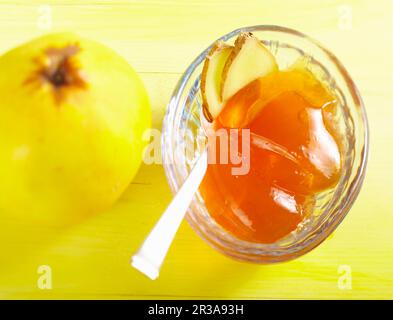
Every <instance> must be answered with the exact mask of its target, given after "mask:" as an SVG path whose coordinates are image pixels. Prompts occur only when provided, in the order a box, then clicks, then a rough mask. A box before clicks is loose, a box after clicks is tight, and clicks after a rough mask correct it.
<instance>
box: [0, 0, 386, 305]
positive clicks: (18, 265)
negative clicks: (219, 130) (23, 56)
mask: <svg viewBox="0 0 393 320" xmlns="http://www.w3.org/2000/svg"><path fill="white" fill-rule="evenodd" d="M43 2H44V3H46V5H42V3H43ZM392 11H393V6H392V2H391V1H389V0H385V1H365V0H364V1H363V0H357V1H355V0H353V1H350V0H344V1H339V0H337V1H336V0H331V1H269V0H255V1H245V0H243V1H238V0H225V1H217V0H196V1H182V0H179V1H175V0H168V1H163V0H156V1H125V0H115V1H109V0H100V1H96V0H88V1H84V3H83V4H77V3H74V2H72V1H69V0H61V1H49V0H46V1H41V0H39V1H37V0H33V1H32V0H29V1H27V0H25V1H22V0H19V1H8V0H1V1H0V52H4V51H6V50H8V49H10V48H12V47H14V46H15V45H17V44H19V43H22V42H24V41H26V40H28V39H30V38H32V37H35V36H39V35H41V34H43V33H46V32H49V31H60V30H71V31H75V32H78V33H80V34H81V35H83V36H86V37H90V38H93V39H96V40H98V41H100V42H103V43H105V44H106V45H108V46H110V47H112V48H113V49H115V50H116V51H117V52H118V53H120V54H121V55H123V56H124V57H125V58H126V59H127V60H128V61H129V62H130V63H131V64H132V65H133V66H134V68H135V69H136V70H137V71H138V72H139V73H140V75H141V77H142V78H143V80H144V82H145V84H146V86H147V88H148V91H149V94H150V97H151V101H152V106H153V111H154V119H153V125H154V127H156V128H160V127H161V121H162V117H163V114H164V112H165V109H166V105H167V102H168V99H169V97H170V95H171V92H172V89H173V88H174V86H175V84H176V81H177V80H178V79H179V77H180V75H181V73H182V72H183V71H184V70H185V68H186V67H187V66H188V64H189V63H190V62H191V61H192V60H193V59H194V57H195V56H196V55H197V54H199V53H200V52H201V51H202V50H203V49H205V48H206V47H207V46H208V45H209V44H210V43H211V42H212V41H213V40H214V39H216V38H217V37H218V36H220V35H222V34H224V33H227V32H228V31H231V30H232V29H235V28H238V27H240V26H247V25H254V24H278V25H283V26H287V27H291V28H295V29H298V30H300V31H303V32H304V33H306V34H309V35H310V36H312V37H314V38H316V39H318V40H319V41H320V42H322V43H323V44H324V45H325V46H326V47H328V48H330V49H331V50H332V51H333V52H335V53H336V55H337V56H338V57H339V58H340V59H341V60H342V62H343V63H344V65H346V66H347V68H348V70H349V71H350V73H351V75H352V76H353V78H354V80H355V82H356V83H357V85H358V87H359V89H360V91H361V93H362V96H363V99H364V102H365V105H366V107H367V112H368V117H369V121H370V130H371V150H370V159H369V165H368V171H367V176H366V181H365V184H364V186H363V189H362V191H361V193H360V196H359V198H358V200H357V201H356V203H355V205H354V206H353V208H352V210H351V211H350V213H349V215H348V216H347V218H346V219H345V220H344V222H343V223H342V224H341V226H340V227H339V228H338V229H337V230H336V232H335V233H334V235H333V236H331V237H330V238H329V239H328V240H327V241H325V242H324V243H323V244H322V245H321V246H320V247H318V248H317V249H316V250H314V251H312V252H311V253H309V254H307V255H306V256H304V257H302V258H300V259H298V260H296V261H292V262H289V263H284V264H279V265H269V266H259V265H252V264H246V263H240V262H236V261H233V260H231V259H229V258H227V257H225V256H223V255H221V254H220V253H218V252H216V251H215V250H213V249H212V248H210V247H209V246H208V245H207V244H205V243H204V242H203V241H202V240H201V239H200V238H199V237H198V236H197V235H196V234H195V233H194V232H193V231H192V230H191V228H190V227H189V226H188V225H187V223H183V224H182V226H181V228H180V231H179V233H178V236H177V238H176V241H175V243H174V245H173V246H172V248H171V250H170V252H169V255H168V257H167V260H166V262H165V264H164V266H163V268H162V272H161V276H160V278H159V279H158V280H156V281H150V280H148V279H147V278H145V277H144V276H142V275H141V274H139V273H138V272H137V271H136V270H134V269H133V268H131V267H130V265H129V258H130V255H131V254H132V253H133V252H134V251H135V250H136V249H137V247H138V246H139V245H140V243H141V241H142V240H143V239H144V237H145V236H146V234H147V233H148V231H149V230H150V229H151V227H152V226H153V225H154V223H155V222H156V220H157V218H158V217H159V215H160V214H161V212H162V211H163V210H164V209H165V207H166V205H167V204H168V202H169V201H170V199H171V193H170V190H169V187H168V185H167V182H166V179H165V175H164V172H163V169H162V167H160V166H158V165H156V166H142V168H141V170H140V172H139V174H138V175H137V177H136V178H135V180H134V181H133V183H132V184H131V185H130V187H129V188H128V190H127V191H126V192H125V194H124V196H123V197H122V198H121V200H120V201H119V202H118V203H117V204H116V205H115V206H114V207H113V208H112V209H111V210H110V211H108V212H105V213H103V214H101V215H99V216H96V217H94V218H92V219H89V220H88V221H85V222H84V223H82V224H79V225H76V226H74V227H72V228H69V229H66V230H53V229H46V228H43V227H41V228H39V227H33V226H29V225H27V224H26V225H20V226H17V227H15V226H7V224H6V223H5V222H3V221H0V225H1V234H0V249H1V250H0V297H1V298H126V299H135V298H393V209H392V200H393V188H392V185H393V174H392V167H393V150H392V146H393V125H392V119H393V106H392V101H393V94H392V92H393V90H392V80H393V79H392V72H393V44H392V40H391V32H392V31H393V19H392V18H391V12H392ZM0 99H1V97H0ZM0 178H1V177H0ZM40 266H41V269H40ZM42 266H44V267H42ZM45 266H47V267H45ZM42 268H43V269H42ZM45 268H50V269H45ZM48 270H50V271H51V274H52V283H51V286H52V289H47V290H43V289H40V286H39V284H40V283H39V281H40V280H39V279H40V278H39V277H40V274H39V272H42V273H43V274H44V273H46V272H48ZM37 281H38V283H37Z"/></svg>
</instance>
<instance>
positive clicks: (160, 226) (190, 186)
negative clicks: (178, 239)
mask: <svg viewBox="0 0 393 320" xmlns="http://www.w3.org/2000/svg"><path fill="white" fill-rule="evenodd" d="M206 169H207V150H206V149H205V150H204V151H203V153H202V154H201V156H200V158H199V159H198V160H197V162H196V164H195V166H194V168H192V170H191V172H190V174H189V176H188V177H187V179H186V181H184V183H183V185H182V186H181V188H180V189H179V191H178V192H177V194H176V195H175V197H174V198H173V200H172V202H171V203H170V204H169V206H168V207H167V209H166V210H165V212H164V213H163V215H162V216H161V218H160V220H159V221H158V222H157V224H156V225H155V226H154V228H153V230H152V231H151V232H150V234H149V235H148V236H147V238H146V239H145V241H144V242H143V244H142V246H141V247H140V248H139V250H138V252H137V253H136V254H135V255H134V256H133V257H132V262H131V264H132V266H133V267H134V268H136V269H138V270H139V271H140V272H142V273H143V274H145V275H146V276H148V277H149V278H150V279H152V280H155V279H157V277H158V275H159V272H160V267H161V265H162V263H163V261H164V259H165V256H166V254H167V252H168V249H169V247H170V245H171V243H172V241H173V238H174V237H175V234H176V232H177V230H178V229H179V226H180V223H181V222H182V220H183V218H184V216H185V214H186V212H187V209H188V207H189V205H190V203H191V200H192V198H193V197H194V194H195V193H196V192H197V190H198V188H199V185H200V184H201V182H202V179H203V177H204V176H205V173H206Z"/></svg>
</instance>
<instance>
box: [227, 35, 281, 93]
mask: <svg viewBox="0 0 393 320" xmlns="http://www.w3.org/2000/svg"><path fill="white" fill-rule="evenodd" d="M277 69H278V66H277V63H276V60H275V59H274V56H273V55H272V54H271V53H270V51H269V50H268V49H267V48H266V47H265V46H264V45H263V44H262V42H261V41H260V40H259V39H258V38H256V37H254V36H253V35H252V34H251V33H242V34H240V35H239V36H238V38H237V39H236V41H235V48H234V49H233V50H232V52H231V54H230V55H229V57H228V60H227V62H226V63H225V67H224V70H223V73H222V89H221V90H222V92H221V98H222V101H226V100H228V99H229V98H231V97H232V96H233V95H234V94H235V93H236V92H238V91H239V90H240V89H241V88H243V87H244V86H246V85H247V84H249V83H250V82H252V81H253V80H255V79H258V78H260V77H263V76H265V75H267V74H269V73H271V72H273V71H276V70H277Z"/></svg>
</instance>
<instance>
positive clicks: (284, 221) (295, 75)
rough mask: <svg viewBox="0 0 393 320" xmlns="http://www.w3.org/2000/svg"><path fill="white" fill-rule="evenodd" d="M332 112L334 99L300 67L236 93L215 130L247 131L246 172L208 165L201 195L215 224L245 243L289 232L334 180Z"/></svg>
mask: <svg viewBox="0 0 393 320" xmlns="http://www.w3.org/2000/svg"><path fill="white" fill-rule="evenodd" d="M335 107H336V100H335V97H334V95H333V94H332V93H330V92H329V91H328V90H327V89H326V88H325V87H324V86H323V85H322V84H321V83H320V82H319V81H318V80H316V79H315V77H314V76H313V75H312V74H311V73H309V72H308V71H306V70H302V69H293V70H289V71H277V72H274V73H272V74H269V75H268V76H265V77H263V78H260V79H257V80H255V81H253V82H252V83H250V84H249V85H247V86H246V87H244V88H243V89H241V90H240V91H239V92H238V93H237V94H235V95H234V96H233V97H232V98H231V99H230V100H229V101H228V102H227V103H226V105H225V106H224V109H223V110H222V112H221V113H220V116H219V117H218V118H217V119H216V120H215V122H214V128H215V130H218V129H221V130H226V131H227V132H228V134H229V130H230V129H231V128H236V129H248V130H249V132H250V142H249V145H248V147H249V160H250V161H249V170H248V172H247V174H240V175H235V174H233V170H232V169H233V168H234V167H237V166H238V164H232V163H230V162H229V163H225V161H224V162H223V161H219V160H218V161H217V163H215V164H214V163H209V165H208V169H207V173H206V175H205V178H204V180H203V182H202V185H201V187H200V192H201V195H202V197H203V198H204V201H205V204H206V207H207V209H208V211H209V213H210V215H211V216H212V217H213V219H215V221H216V222H217V223H218V224H220V225H221V226H222V227H223V228H224V229H226V230H227V231H228V232H230V233H231V234H233V235H234V236H235V237H237V238H239V239H241V240H245V241H250V242H258V243H273V242H275V241H277V240H279V239H280V238H283V237H284V236H286V235H288V234H289V233H290V232H292V231H293V230H295V229H296V228H297V226H298V224H299V223H300V222H301V221H302V220H303V219H304V218H305V217H307V215H309V214H310V213H312V210H313V206H314V199H315V196H316V195H317V194H318V193H319V192H321V191H324V190H327V189H330V188H332V187H334V186H335V185H336V184H337V182H338V180H339V178H340V174H341V154H340V144H339V136H338V134H337V132H336V131H335V125H334V123H333V121H332V120H331V119H333V118H334V117H333V116H332V114H333V113H334V110H335ZM239 132H240V135H241V134H242V132H243V131H242V130H239ZM239 141H241V139H240V138H239ZM229 145H230V143H228V146H229ZM244 147H247V146H244V145H243V146H241V147H240V149H239V150H240V151H239V152H240V153H242V152H243V150H244V149H243V148H244ZM220 148H222V144H220V143H219V142H217V143H216V152H217V159H219V153H220Z"/></svg>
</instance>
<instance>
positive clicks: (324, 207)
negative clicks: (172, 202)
mask: <svg viewBox="0 0 393 320" xmlns="http://www.w3.org/2000/svg"><path fill="white" fill-rule="evenodd" d="M241 32H252V33H253V34H254V35H255V36H256V37H258V38H259V39H262V41H263V43H264V44H265V46H266V47H267V48H269V50H270V51H271V52H272V54H273V55H274V56H275V58H276V60H277V63H278V65H279V67H280V69H286V68H287V67H288V66H290V65H292V64H293V63H294V62H295V61H296V60H297V59H298V58H303V59H305V61H306V67H307V69H309V70H310V71H311V72H312V73H313V74H314V75H316V76H317V78H318V79H319V80H320V81H321V82H323V83H324V84H325V85H326V86H328V87H329V88H330V90H332V92H334V93H335V94H336V96H337V98H338V106H339V108H338V113H337V116H336V117H337V119H336V121H337V123H338V124H339V129H340V131H341V134H342V138H343V144H342V147H343V150H342V157H343V173H342V176H341V178H340V181H339V182H338V184H337V185H336V187H335V188H334V189H332V190H329V191H326V192H323V193H321V194H318V195H317V197H316V203H315V207H314V210H313V212H312V213H311V214H310V216H309V217H307V218H306V219H305V220H304V221H303V222H302V223H300V224H299V226H298V228H297V229H296V230H294V231H293V232H292V233H290V234H289V235H287V236H285V237H284V238H282V239H280V240H279V241H277V242H275V243H272V244H263V243H253V242H247V241H243V240H240V239H238V238H236V237H235V236H233V235H232V234H230V233H229V232H227V231H226V230H225V229H223V228H222V227H221V226H220V225H218V224H217V223H216V222H215V221H214V220H213V218H212V217H211V216H210V215H209V212H208V211H207V209H206V207H205V205H204V201H203V198H202V197H201V195H200V194H199V193H197V194H196V195H195V197H194V200H193V201H192V203H191V205H190V207H189V210H188V213H187V215H186V219H187V221H188V223H189V224H190V225H191V227H192V228H193V229H194V230H195V231H196V232H197V233H198V234H199V236H200V237H201V238H202V239H204V240H205V241H207V242H208V243H209V244H210V245H211V246H213V247H214V248H215V249H217V250H219V251H221V252H222V253H224V254H226V255H228V256H230V257H233V258H235V259H240V260H243V261H250V262H256V263H272V262H280V261H287V260H291V259H294V258H296V257H299V256H301V255H303V254H305V253H307V252H308V251H310V250H312V249H313V248H315V247H316V246H318V245H319V244H320V243H321V242H322V241H323V240H325V239H326V238H327V237H328V236H329V235H330V234H331V233H332V232H333V231H334V230H335V229H336V227H337V226H338V225H339V224H340V222H341V221H342V220H343V219H344V217H345V216H346V214H347V213H348V211H349V209H350V208H351V206H352V204H353V202H354V201H355V199H356V197H357V195H358V194H359V191H360V188H361V186H362V182H363V179H364V175H365V169H366V163H367V154H368V125H367V117H366V112H365V109H364V106H363V102H362V99H361V97H360V94H359V92H358V90H357V88H356V86H355V84H354V82H353V81H352V79H351V77H350V76H349V74H348V72H347V71H346V69H345V68H344V66H343V65H342V64H341V62H340V61H339V60H338V59H337V58H336V57H335V56H334V55H333V54H332V53H331V52H330V51H328V50H327V49H325V48H324V47H322V46H321V45H320V44H319V43H318V42H316V41H315V40H313V39H310V38H309V37H308V36H306V35H304V34H302V33H300V32H298V31H295V30H292V29H288V28H284V27H279V26H268V25H260V26H251V27H245V28H240V29H237V30H234V31H232V32H230V33H228V34H226V35H224V36H222V37H221V38H220V39H221V40H223V41H225V42H227V43H233V42H234V40H235V39H236V37H237V36H238V34H239V33H241ZM209 50H210V47H209V48H207V49H206V50H204V51H203V52H202V53H201V54H200V55H199V56H198V57H197V58H196V59H195V60H194V61H193V62H192V63H191V65H190V66H189V67H188V69H187V70H186V71H185V73H184V74H183V76H182V77H181V79H180V81H179V82H178V84H177V86H176V88H175V90H174V92H173V95H172V97H171V100H170V102H169V105H168V110H167V113H166V116H165V119H164V123H163V135H162V155H163V165H164V168H165V172H166V175H167V179H168V182H169V185H170V187H171V189H172V191H173V192H174V193H176V192H177V190H178V189H179V187H180V186H181V185H182V183H183V182H184V180H185V179H186V178H187V176H188V174H189V171H190V169H191V168H192V166H193V164H194V163H195V161H196V159H197V158H198V156H199V154H200V153H201V152H202V150H203V143H200V139H199V134H200V132H201V126H202V125H201V122H203V119H202V117H203V115H202V112H201V108H202V105H201V101H202V97H201V91H200V76H201V71H202V68H203V62H204V60H205V57H206V55H207V53H208V52H209ZM189 147H191V148H189ZM185 150H195V152H194V151H193V152H187V151H186V152H185Z"/></svg>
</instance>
